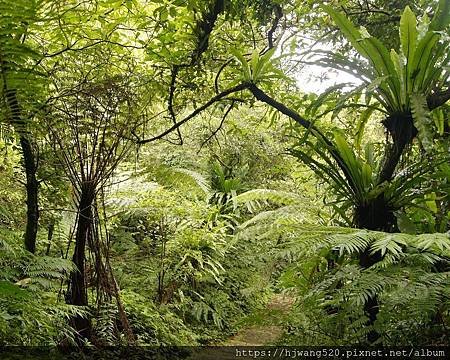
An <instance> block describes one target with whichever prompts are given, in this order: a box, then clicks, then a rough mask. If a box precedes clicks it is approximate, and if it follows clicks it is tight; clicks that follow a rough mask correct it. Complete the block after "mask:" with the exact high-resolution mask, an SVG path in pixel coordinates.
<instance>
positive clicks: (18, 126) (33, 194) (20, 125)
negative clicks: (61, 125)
mask: <svg viewBox="0 0 450 360" xmlns="http://www.w3.org/2000/svg"><path fill="white" fill-rule="evenodd" d="M5 95H6V101H7V104H8V107H9V110H10V112H11V123H12V125H13V127H14V130H15V132H16V133H17V134H18V135H19V140H20V146H21V149H22V156H23V167H24V170H25V175H26V190H27V199H26V204H27V224H26V229H25V235H24V243H25V248H26V249H27V250H28V251H30V252H31V253H34V252H35V251H36V236H37V231H38V223H39V203H38V194H39V182H38V181H37V178H36V173H37V161H36V160H37V159H36V155H35V153H34V150H33V146H32V144H31V141H30V136H29V134H28V132H27V131H26V124H25V123H24V120H23V118H22V111H21V108H20V106H19V102H18V100H17V92H16V90H6V91H5Z"/></svg>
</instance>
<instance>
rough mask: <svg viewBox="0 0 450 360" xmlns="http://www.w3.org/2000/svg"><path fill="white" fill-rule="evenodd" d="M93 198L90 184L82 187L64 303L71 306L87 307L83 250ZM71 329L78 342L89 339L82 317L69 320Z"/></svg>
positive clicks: (89, 232) (89, 233)
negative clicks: (73, 269)
mask: <svg viewBox="0 0 450 360" xmlns="http://www.w3.org/2000/svg"><path fill="white" fill-rule="evenodd" d="M94 198H95V188H94V187H93V186H92V185H91V184H90V183H85V184H83V186H82V190H81V197H80V202H79V205H78V224H77V232H76V236H75V250H74V253H73V257H72V261H73V262H74V264H75V265H76V267H77V271H74V272H72V274H71V276H70V280H69V290H68V294H67V298H66V302H67V303H68V304H71V305H77V306H87V305H88V297H87V288H86V279H85V250H86V243H88V239H89V237H90V236H92V225H93V211H92V205H93V203H94ZM70 322H71V325H72V327H73V328H74V329H75V330H76V331H77V332H78V335H79V339H77V340H78V341H79V342H80V341H81V340H83V339H89V338H90V335H91V322H90V319H88V318H85V317H82V316H78V315H77V316H74V317H73V318H72V319H71V321H70Z"/></svg>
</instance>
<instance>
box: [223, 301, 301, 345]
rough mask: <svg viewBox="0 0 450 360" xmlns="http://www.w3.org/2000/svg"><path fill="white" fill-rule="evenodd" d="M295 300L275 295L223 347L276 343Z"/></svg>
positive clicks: (251, 315) (247, 319)
mask: <svg viewBox="0 0 450 360" xmlns="http://www.w3.org/2000/svg"><path fill="white" fill-rule="evenodd" d="M293 303H294V298H293V297H292V296H289V295H286V294H274V295H273V296H272V298H271V299H270V301H269V303H268V304H267V306H266V308H265V309H262V310H259V311H257V312H255V313H254V314H250V315H249V316H248V317H247V318H246V319H245V321H244V326H243V327H242V328H241V329H240V330H239V331H238V332H237V334H236V335H234V336H233V337H231V338H229V339H228V340H226V341H225V342H224V343H222V344H221V345H222V346H238V345H240V346H262V345H271V344H273V343H275V342H276V341H277V340H278V339H280V338H281V336H282V335H283V327H282V322H283V321H282V320H283V318H284V317H286V316H287V314H288V313H289V310H290V309H291V308H292V305H293Z"/></svg>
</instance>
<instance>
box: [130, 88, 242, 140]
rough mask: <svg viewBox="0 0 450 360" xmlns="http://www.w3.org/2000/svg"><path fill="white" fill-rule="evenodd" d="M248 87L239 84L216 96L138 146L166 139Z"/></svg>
mask: <svg viewBox="0 0 450 360" xmlns="http://www.w3.org/2000/svg"><path fill="white" fill-rule="evenodd" d="M248 87H249V84H248V83H242V84H239V85H237V86H235V87H232V88H231V89H227V90H224V91H222V92H221V93H220V94H217V95H216V96H214V97H213V98H211V99H210V100H209V101H207V102H206V103H205V104H203V105H202V106H200V107H199V108H197V109H195V110H194V111H193V112H192V113H191V114H189V115H188V116H186V117H185V118H184V119H183V120H180V121H179V122H177V123H176V124H174V125H173V126H171V127H170V128H168V129H167V130H165V131H163V132H162V133H160V134H159V135H156V136H154V137H152V138H149V139H144V140H139V141H138V142H137V143H138V144H147V143H149V142H152V141H155V140H158V139H161V138H163V137H165V136H166V135H167V134H170V133H171V132H172V131H174V130H176V129H178V128H179V127H180V126H181V125H183V124H185V123H186V122H188V121H189V120H191V119H192V118H194V117H195V116H197V115H198V114H200V113H201V112H202V111H204V110H206V109H207V108H209V107H210V106H211V105H212V104H214V103H216V102H218V101H220V100H222V99H224V98H225V97H226V96H228V95H230V94H233V93H235V92H238V91H242V90H245V89H247V88H248Z"/></svg>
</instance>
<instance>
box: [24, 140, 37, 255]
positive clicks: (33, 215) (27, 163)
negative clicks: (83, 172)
mask: <svg viewBox="0 0 450 360" xmlns="http://www.w3.org/2000/svg"><path fill="white" fill-rule="evenodd" d="M20 144H21V146H22V154H23V160H24V167H25V174H26V179H27V182H26V189H27V225H26V229H25V248H26V249H27V250H28V251H30V252H32V253H34V252H35V251H36V237H37V231H38V222H39V203H38V192H39V182H38V181H37V179H36V171H37V167H36V163H35V159H34V153H33V148H32V146H31V144H30V142H29V141H28V139H27V138H25V137H23V136H21V137H20Z"/></svg>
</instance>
